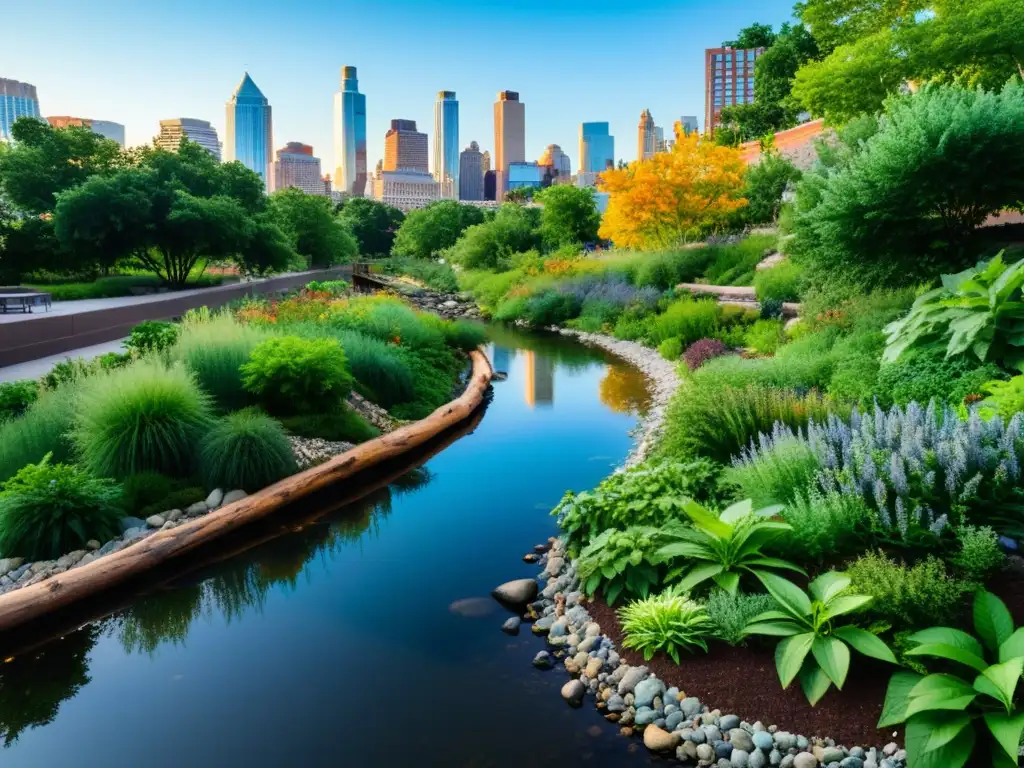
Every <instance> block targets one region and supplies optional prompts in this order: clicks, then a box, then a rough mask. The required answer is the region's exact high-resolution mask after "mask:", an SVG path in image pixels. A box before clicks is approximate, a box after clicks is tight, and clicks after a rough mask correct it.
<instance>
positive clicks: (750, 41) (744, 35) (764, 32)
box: [722, 23, 776, 48]
mask: <svg viewBox="0 0 1024 768" xmlns="http://www.w3.org/2000/svg"><path fill="white" fill-rule="evenodd" d="M775 38H776V35H775V32H774V31H773V30H772V25H771V24H756V23H755V24H751V25H750V26H749V27H744V28H743V29H741V30H740V34H739V36H738V37H737V38H736V39H735V40H726V41H725V42H723V43H722V45H723V46H725V47H727V48H768V47H770V46H771V45H773V44H774V43H775Z"/></svg>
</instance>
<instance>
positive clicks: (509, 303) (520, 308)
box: [494, 296, 528, 323]
mask: <svg viewBox="0 0 1024 768" xmlns="http://www.w3.org/2000/svg"><path fill="white" fill-rule="evenodd" d="M527 301H528V299H527V298H526V297H525V296H514V297H513V298H511V299H505V300H503V301H502V302H501V303H500V304H498V306H497V307H496V308H495V310H494V319H495V320H497V321H499V322H502V323H510V322H512V321H514V320H518V319H520V318H521V317H523V316H524V315H525V314H526V304H527Z"/></svg>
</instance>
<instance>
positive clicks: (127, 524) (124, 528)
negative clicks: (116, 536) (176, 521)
mask: <svg viewBox="0 0 1024 768" xmlns="http://www.w3.org/2000/svg"><path fill="white" fill-rule="evenodd" d="M161 525H162V523H161ZM118 527H119V528H120V529H121V533H122V534H125V533H127V532H128V531H129V530H131V529H132V528H145V527H146V521H145V520H142V519H140V518H138V517H131V516H130V515H129V516H128V517H122V518H121V521H120V522H119V523H118Z"/></svg>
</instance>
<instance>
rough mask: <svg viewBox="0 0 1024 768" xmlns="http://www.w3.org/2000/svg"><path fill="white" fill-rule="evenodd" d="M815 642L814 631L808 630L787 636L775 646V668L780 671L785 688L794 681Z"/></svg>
mask: <svg viewBox="0 0 1024 768" xmlns="http://www.w3.org/2000/svg"><path fill="white" fill-rule="evenodd" d="M813 644H814V633H813V632H806V633H804V634H802V635H794V636H793V637H787V638H786V639H785V640H783V641H782V642H781V643H779V644H778V645H777V646H776V647H775V668H776V669H777V670H778V672H779V681H780V682H781V683H782V687H783V688H788V687H789V684H790V683H792V682H793V678H794V677H796V674H797V672H799V671H800V667H802V666H803V663H804V659H806V658H807V654H808V653H810V651H811V646H812V645H813Z"/></svg>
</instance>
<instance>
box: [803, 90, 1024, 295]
mask: <svg viewBox="0 0 1024 768" xmlns="http://www.w3.org/2000/svg"><path fill="white" fill-rule="evenodd" d="M864 128H865V132H867V129H869V128H870V126H868V125H865V126H864ZM833 159H834V160H838V164H837V165H835V166H834V167H833V168H831V169H828V168H825V169H821V170H816V171H813V172H810V173H808V174H805V176H804V179H803V181H801V183H800V185H799V187H798V188H797V199H796V207H795V211H794V217H793V224H792V227H793V234H794V238H793V240H792V243H791V250H792V255H793V258H794V260H795V261H798V262H800V263H802V264H804V265H805V266H806V268H807V269H808V276H809V279H810V280H811V281H812V282H823V281H825V280H837V279H843V280H845V281H847V282H849V283H851V284H854V285H857V286H860V287H865V286H870V287H875V286H878V285H897V284H901V283H902V284H907V283H914V282H916V281H919V280H922V279H925V280H929V279H932V278H934V276H935V275H936V273H937V272H939V271H943V272H951V271H952V272H955V271H957V270H959V269H962V268H963V267H965V266H967V265H968V264H970V263H971V262H972V261H973V260H974V259H975V257H976V254H975V253H974V251H973V247H974V246H973V240H974V237H975V232H974V230H975V228H976V227H978V226H979V225H980V224H981V223H982V222H984V220H985V219H986V218H987V217H988V216H989V215H990V214H992V213H995V212H997V211H1000V210H1002V209H1004V208H1020V207H1021V206H1022V201H1024V85H1021V83H1019V82H1011V83H1008V84H1007V85H1006V86H1004V87H1003V88H1002V89H1001V90H1000V91H998V92H986V91H982V90H964V89H961V88H957V87H955V86H946V85H935V86H928V87H926V88H924V89H922V90H921V91H920V92H919V93H916V94H911V95H907V96H895V97H891V98H890V99H889V100H888V101H887V102H886V108H885V113H884V115H883V116H882V118H881V120H880V121H879V122H878V129H877V132H876V133H874V135H871V137H870V138H868V139H867V140H866V141H863V142H862V143H860V145H859V148H858V149H855V150H848V151H845V152H842V153H838V154H837V156H836V157H835V158H833Z"/></svg>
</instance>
